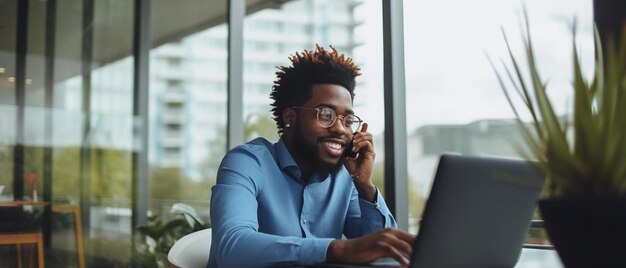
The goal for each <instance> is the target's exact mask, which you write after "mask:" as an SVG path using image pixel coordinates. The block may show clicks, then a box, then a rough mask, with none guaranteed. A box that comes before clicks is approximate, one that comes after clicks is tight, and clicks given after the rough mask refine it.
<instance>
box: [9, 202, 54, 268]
mask: <svg viewBox="0 0 626 268" xmlns="http://www.w3.org/2000/svg"><path fill="white" fill-rule="evenodd" d="M47 205H48V202H30V201H13V202H0V211H1V210H4V212H5V213H0V214H1V215H0V222H2V223H3V224H2V226H1V228H0V245H15V246H16V247H17V264H18V267H22V257H21V255H22V254H21V245H23V244H36V245H37V258H38V264H39V267H40V268H43V267H44V254H43V235H42V233H41V230H40V223H41V218H37V217H40V216H41V215H34V214H31V215H27V214H26V213H25V210H29V208H30V209H32V207H34V206H47ZM40 214H41V213H40ZM29 262H30V264H31V266H32V263H33V260H32V255H30V257H29Z"/></svg>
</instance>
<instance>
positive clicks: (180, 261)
mask: <svg viewBox="0 0 626 268" xmlns="http://www.w3.org/2000/svg"><path fill="white" fill-rule="evenodd" d="M210 249H211V228H208V229H205V230H202V231H197V232H193V233H190V234H188V235H186V236H183V237H181V238H180V239H179V240H178V241H176V243H174V245H173V246H172V248H171V249H170V251H169V252H168V253H167V262H168V264H169V266H170V268H205V267H206V265H207V263H208V262H209V250H210Z"/></svg>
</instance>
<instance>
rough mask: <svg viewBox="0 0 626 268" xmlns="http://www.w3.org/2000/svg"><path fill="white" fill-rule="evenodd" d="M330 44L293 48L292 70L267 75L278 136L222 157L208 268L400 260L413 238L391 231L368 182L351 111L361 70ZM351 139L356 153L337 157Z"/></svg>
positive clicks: (370, 154)
mask: <svg viewBox="0 0 626 268" xmlns="http://www.w3.org/2000/svg"><path fill="white" fill-rule="evenodd" d="M331 49H332V51H327V50H325V49H324V48H322V47H320V46H317V47H316V49H315V50H314V51H307V50H305V51H304V52H302V53H296V54H295V56H292V57H290V60H291V63H292V66H287V67H285V66H283V67H280V68H279V71H278V72H277V73H276V75H277V79H276V81H274V86H273V90H272V93H271V99H272V100H273V101H274V102H273V103H272V107H273V108H272V112H273V115H274V119H275V121H276V124H277V126H278V132H279V134H282V135H281V138H280V139H279V141H278V142H277V143H275V144H271V143H270V142H268V141H267V140H266V139H263V138H257V139H255V140H253V141H251V142H249V143H247V144H244V145H241V146H238V147H237V148H234V149H233V150H231V151H230V152H228V154H227V155H226V156H225V157H224V159H223V160H222V163H221V165H220V168H219V171H218V173H217V183H216V185H215V186H214V187H213V188H212V190H213V194H212V196H211V224H212V226H213V236H212V246H211V251H210V257H209V263H208V266H207V267H267V266H272V267H275V266H308V265H314V264H316V263H322V262H327V261H332V262H345V263H364V262H370V261H373V260H375V259H377V258H379V257H392V258H394V259H396V260H398V261H399V262H400V263H402V264H404V265H407V264H408V259H407V256H409V255H410V254H411V244H412V242H413V240H414V236H413V235H411V234H408V233H405V232H402V231H400V230H397V229H394V228H390V227H395V226H396V222H395V220H394V218H393V216H392V215H391V213H390V212H389V210H388V208H387V206H386V204H385V202H384V200H383V198H382V197H381V195H380V193H379V192H378V189H377V188H376V187H375V186H374V184H373V183H372V181H371V176H372V168H373V164H374V155H375V153H374V147H373V144H374V143H373V140H372V135H371V134H370V133H368V132H367V124H366V123H362V121H361V119H359V117H358V116H356V115H354V112H353V110H352V101H353V98H354V87H355V78H356V76H358V75H360V68H358V67H357V66H356V65H355V64H354V63H353V62H352V59H350V58H348V57H346V56H344V55H343V54H340V53H338V52H337V50H336V49H335V48H332V47H331ZM361 125H362V126H361ZM359 130H360V132H358V133H355V132H357V131H359ZM350 141H353V148H352V151H353V152H358V156H357V158H352V159H348V158H345V157H344V156H343V154H344V152H345V151H348V150H350V149H349V148H348V147H349V146H348V144H349V143H350ZM342 235H344V236H345V237H346V238H348V239H342Z"/></svg>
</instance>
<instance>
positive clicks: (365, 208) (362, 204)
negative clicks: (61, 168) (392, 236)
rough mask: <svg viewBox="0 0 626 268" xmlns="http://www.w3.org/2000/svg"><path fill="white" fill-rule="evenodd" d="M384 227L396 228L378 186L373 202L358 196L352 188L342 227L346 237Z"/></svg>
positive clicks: (361, 234) (356, 235) (353, 236)
mask: <svg viewBox="0 0 626 268" xmlns="http://www.w3.org/2000/svg"><path fill="white" fill-rule="evenodd" d="M384 228H397V223H396V220H395V218H394V217H393V215H392V214H391V212H390V211H389V208H388V207H387V204H386V203H385V199H384V198H383V197H382V195H381V194H380V191H379V190H378V188H376V199H375V202H373V203H372V202H369V201H367V200H365V199H362V198H359V195H358V192H357V190H356V188H353V189H352V196H351V202H350V207H349V208H348V215H347V217H346V223H345V227H344V234H345V235H346V237H347V238H355V237H359V236H363V235H366V234H369V233H371V232H374V231H377V230H380V229H384Z"/></svg>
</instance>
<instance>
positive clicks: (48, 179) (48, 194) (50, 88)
mask: <svg viewBox="0 0 626 268" xmlns="http://www.w3.org/2000/svg"><path fill="white" fill-rule="evenodd" d="M56 10H57V1H56V0H48V1H47V2H46V29H45V31H46V33H45V34H46V38H45V40H46V41H45V42H46V44H45V81H44V88H45V100H44V101H45V108H46V109H45V110H46V114H45V120H44V139H45V142H44V155H43V200H44V201H46V202H50V204H52V161H53V159H52V153H53V146H54V144H53V142H54V141H53V137H52V135H53V132H52V130H53V120H54V117H53V110H54V56H55V42H56V38H55V34H56ZM43 217H44V221H43V222H44V223H45V224H44V225H43V233H44V238H45V239H44V242H45V245H46V247H49V246H50V235H51V224H52V221H51V206H47V207H46V209H45V211H44V215H43Z"/></svg>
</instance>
